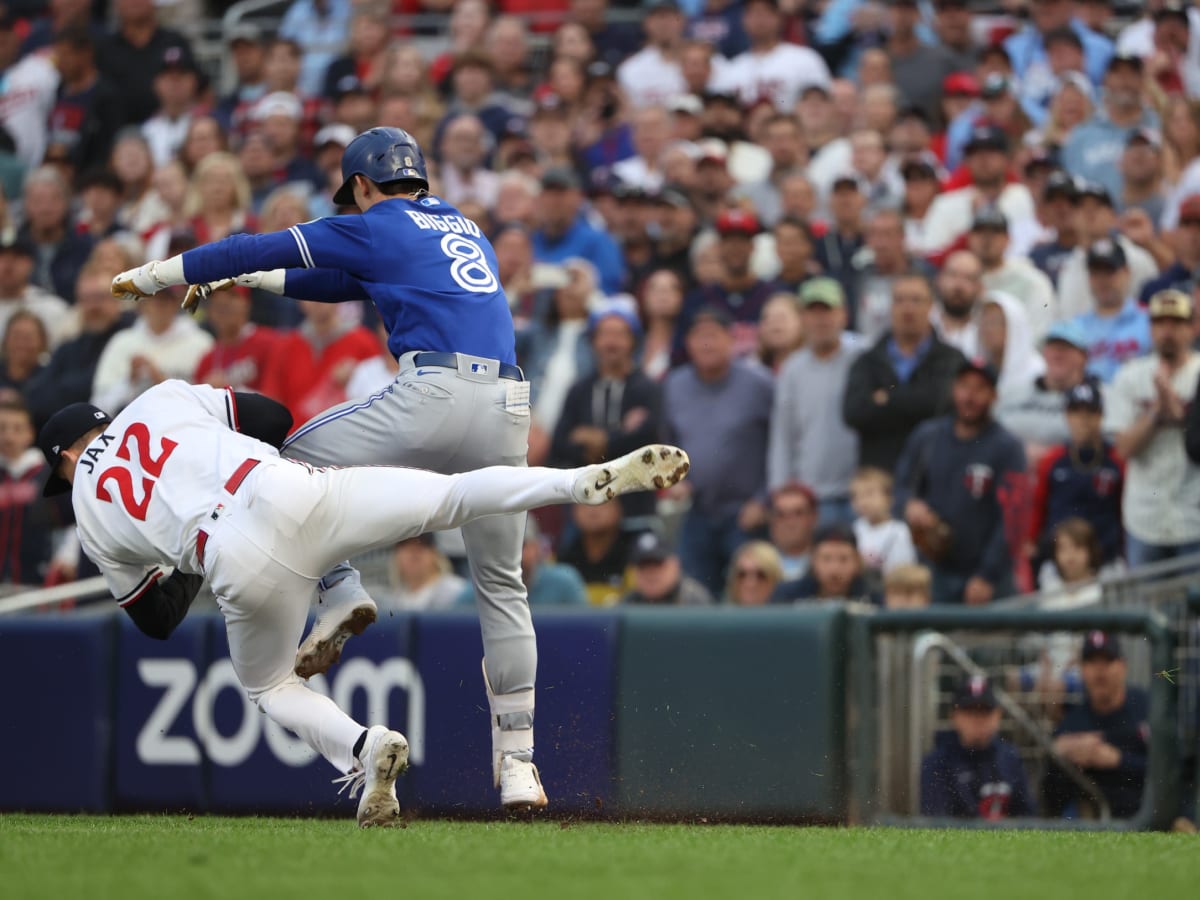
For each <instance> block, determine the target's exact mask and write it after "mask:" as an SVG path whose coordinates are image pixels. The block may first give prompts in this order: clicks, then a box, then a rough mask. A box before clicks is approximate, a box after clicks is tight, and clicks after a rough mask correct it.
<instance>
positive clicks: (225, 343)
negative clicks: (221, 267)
mask: <svg viewBox="0 0 1200 900" xmlns="http://www.w3.org/2000/svg"><path fill="white" fill-rule="evenodd" d="M205 310H206V311H207V313H208V324H209V326H210V327H211V329H212V332H213V336H214V337H216V339H217V341H216V343H215V344H213V346H212V349H211V350H209V351H208V352H207V353H206V354H204V356H203V357H202V358H201V359H200V363H199V364H198V365H197V366H196V374H195V375H194V376H193V377H192V381H194V382H196V383H197V384H210V385H212V386H213V387H216V388H223V387H230V388H233V389H234V390H235V391H258V390H261V389H262V382H263V377H264V376H265V374H266V371H267V366H268V365H269V363H270V361H271V356H272V355H273V354H274V351H275V347H276V345H277V344H278V342H279V332H277V331H275V330H274V329H273V328H264V327H262V326H260V325H255V324H253V323H252V322H251V321H250V295H249V294H248V293H247V292H246V291H244V290H242V289H240V288H234V289H233V290H228V291H218V292H216V293H215V294H213V295H212V297H211V298H210V299H209V301H208V303H207V304H206V305H205Z"/></svg>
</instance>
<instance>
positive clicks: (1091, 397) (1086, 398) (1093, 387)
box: [1067, 381, 1104, 413]
mask: <svg viewBox="0 0 1200 900" xmlns="http://www.w3.org/2000/svg"><path fill="white" fill-rule="evenodd" d="M1073 409H1085V410H1087V411H1088V412H1094V413H1100V412H1104V397H1103V395H1102V394H1101V393H1100V387H1099V385H1097V384H1095V383H1094V382H1092V381H1081V382H1080V383H1079V384H1077V385H1075V387H1073V388H1071V389H1070V390H1069V391H1067V411H1068V412H1070V411H1071V410H1073Z"/></svg>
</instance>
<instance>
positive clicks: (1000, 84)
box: [979, 72, 1012, 100]
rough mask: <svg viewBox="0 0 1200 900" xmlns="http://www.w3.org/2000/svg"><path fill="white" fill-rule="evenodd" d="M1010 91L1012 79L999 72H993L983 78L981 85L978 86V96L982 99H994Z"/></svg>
mask: <svg viewBox="0 0 1200 900" xmlns="http://www.w3.org/2000/svg"><path fill="white" fill-rule="evenodd" d="M1011 93H1012V81H1011V80H1010V79H1009V77H1008V76H1007V75H1002V74H1000V73H999V72H993V73H992V74H991V75H989V76H988V77H987V78H985V79H984V80H983V85H982V86H981V87H980V88H979V96H980V98H981V99H983V100H995V99H996V98H997V97H1003V96H1004V95H1005V94H1011Z"/></svg>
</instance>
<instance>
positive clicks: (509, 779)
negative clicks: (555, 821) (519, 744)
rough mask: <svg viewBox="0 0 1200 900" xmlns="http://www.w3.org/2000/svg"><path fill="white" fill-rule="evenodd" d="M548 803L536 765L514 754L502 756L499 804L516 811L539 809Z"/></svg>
mask: <svg viewBox="0 0 1200 900" xmlns="http://www.w3.org/2000/svg"><path fill="white" fill-rule="evenodd" d="M549 803H550V801H549V800H548V799H547V797H546V791H545V789H544V788H543V787H542V779H541V776H539V775H538V770H537V766H535V765H534V764H533V763H531V762H526V761H525V760H523V759H517V758H516V757H515V756H506V757H504V759H503V760H502V761H501V763H500V805H501V806H503V807H504V808H505V809H507V810H510V811H513V812H517V811H519V810H522V809H541V808H542V807H543V806H546V805H548V804H549Z"/></svg>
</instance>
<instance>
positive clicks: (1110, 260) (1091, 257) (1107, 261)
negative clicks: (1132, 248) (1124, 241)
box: [1087, 238, 1126, 272]
mask: <svg viewBox="0 0 1200 900" xmlns="http://www.w3.org/2000/svg"><path fill="white" fill-rule="evenodd" d="M1125 265H1126V260H1125V250H1124V249H1123V248H1122V247H1121V245H1120V244H1119V243H1117V242H1116V241H1114V240H1113V239H1112V238H1100V240H1098V241H1095V242H1094V243H1093V244H1092V246H1090V247H1088V250H1087V267H1088V268H1089V269H1105V270H1108V271H1110V272H1113V271H1116V270H1117V269H1123V268H1125Z"/></svg>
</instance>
